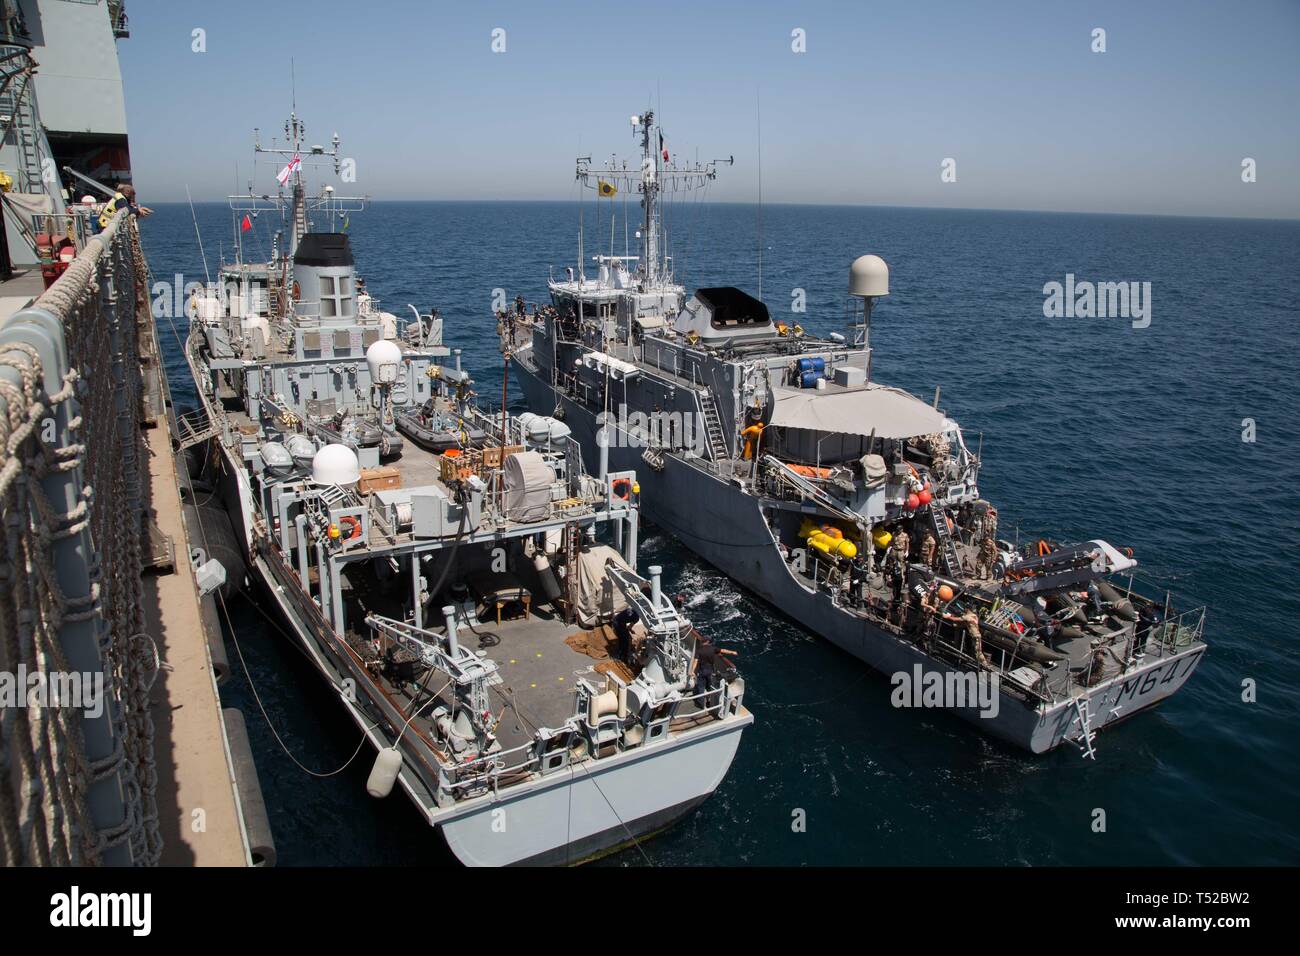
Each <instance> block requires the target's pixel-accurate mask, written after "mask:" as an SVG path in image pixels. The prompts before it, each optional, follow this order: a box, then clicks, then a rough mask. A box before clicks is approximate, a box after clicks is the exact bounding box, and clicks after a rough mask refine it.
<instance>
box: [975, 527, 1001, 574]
mask: <svg viewBox="0 0 1300 956" xmlns="http://www.w3.org/2000/svg"><path fill="white" fill-rule="evenodd" d="M997 560H998V546H997V545H996V544H994V542H993V539H992V538H988V537H986V538H985V539H984V540H983V541H981V542H980V551H979V557H977V558H976V559H975V577H977V578H981V579H983V578H991V577H993V565H995V564H996V563H997Z"/></svg>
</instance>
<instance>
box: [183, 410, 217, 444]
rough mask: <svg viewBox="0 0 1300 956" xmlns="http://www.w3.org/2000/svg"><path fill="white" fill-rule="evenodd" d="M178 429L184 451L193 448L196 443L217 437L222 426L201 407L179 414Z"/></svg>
mask: <svg viewBox="0 0 1300 956" xmlns="http://www.w3.org/2000/svg"><path fill="white" fill-rule="evenodd" d="M176 431H177V433H178V434H177V437H178V438H179V439H180V442H181V451H184V450H185V449H187V448H193V447H194V446H195V445H201V444H202V443H203V442H205V441H207V440H208V439H210V438H215V437H217V434H218V433H219V432H220V431H221V428H220V426H218V425H217V423H216V422H214V421H213V420H212V417H211V416H210V415H209V414H208V413H207V412H206V411H204V410H203V409H201V408H199V409H195V410H194V411H192V412H186V413H185V414H183V415H178V416H177V418H176Z"/></svg>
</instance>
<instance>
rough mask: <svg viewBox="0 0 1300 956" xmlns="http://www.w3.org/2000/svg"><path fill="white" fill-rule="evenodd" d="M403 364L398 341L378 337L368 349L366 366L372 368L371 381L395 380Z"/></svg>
mask: <svg viewBox="0 0 1300 956" xmlns="http://www.w3.org/2000/svg"><path fill="white" fill-rule="evenodd" d="M401 364H402V350H401V349H400V348H398V347H397V343H396V342H390V341H389V340H388V339H378V340H377V341H375V342H373V343H371V346H370V348H368V349H366V366H367V367H368V368H369V369H370V381H372V382H376V383H379V382H395V381H397V369H398V368H399V367H400V366H401Z"/></svg>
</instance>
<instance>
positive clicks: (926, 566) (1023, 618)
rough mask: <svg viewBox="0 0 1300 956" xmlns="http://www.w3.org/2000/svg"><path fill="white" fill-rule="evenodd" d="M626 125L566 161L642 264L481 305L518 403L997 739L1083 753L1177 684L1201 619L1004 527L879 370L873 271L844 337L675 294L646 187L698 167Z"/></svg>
mask: <svg viewBox="0 0 1300 956" xmlns="http://www.w3.org/2000/svg"><path fill="white" fill-rule="evenodd" d="M634 129H636V130H637V131H639V132H640V133H641V158H640V165H639V167H632V168H630V167H629V166H628V165H626V164H618V163H611V164H610V166H608V167H607V168H605V169H603V170H600V171H598V172H597V171H593V170H592V169H591V167H590V164H589V162H588V161H587V160H579V161H578V176H579V179H580V180H583V181H584V182H588V183H589V182H590V180H591V179H593V178H594V179H595V180H596V182H597V183H613V182H618V183H620V184H621V185H623V187H624V188H630V189H633V190H635V191H636V193H638V194H639V196H640V200H641V204H642V207H643V212H644V223H643V225H642V227H641V232H640V237H641V240H642V241H641V250H640V251H641V255H640V256H639V257H621V258H619V259H617V260H610V259H607V258H604V257H598V258H599V270H600V271H599V276H598V277H596V278H594V279H587V278H586V277H585V276H584V275H582V274H581V269H579V270H578V273H577V274H576V275H573V276H571V277H570V278H569V279H567V280H565V281H554V280H553V281H551V282H550V283H549V291H550V297H551V303H550V305H548V306H542V307H534V309H533V311H532V312H531V313H529V312H528V310H527V308H526V306H525V307H521V308H517V309H516V310H515V311H514V312H513V313H512V314H509V315H506V314H498V316H497V319H498V328H499V329H500V330H501V334H502V339H503V349H504V351H505V352H506V353H507V354H508V355H509V356H510V358H511V361H512V362H513V364H514V367H515V369H516V370H517V373H518V380H519V382H520V387H521V388H522V390H523V392H524V394H525V396H526V398H527V400H528V402H529V404H530V406H531V407H532V408H534V409H539V410H542V409H544V410H546V411H548V412H549V413H550V414H551V415H553V416H555V417H558V418H561V419H562V420H563V421H564V423H565V424H566V425H567V426H568V427H569V428H570V429H571V431H572V434H573V436H574V438H576V439H577V441H578V442H579V444H580V445H581V447H582V449H583V451H584V453H586V454H588V455H594V454H597V453H598V452H601V451H602V449H603V453H605V454H608V455H609V458H610V461H611V462H612V463H613V464H614V466H615V467H619V468H637V469H640V470H641V473H642V478H641V483H642V486H643V494H642V507H643V512H644V514H645V515H646V517H647V519H648V520H650V521H653V522H655V523H656V524H659V525H661V526H663V527H664V528H665V529H666V530H668V531H669V532H671V533H672V534H674V535H675V536H676V537H678V538H679V539H680V540H681V541H682V542H683V543H684V544H685V545H686V546H688V547H689V548H691V549H692V550H693V551H695V552H696V553H697V554H698V555H700V556H701V557H702V558H704V559H705V560H707V561H708V562H710V563H711V564H713V565H715V566H716V567H718V568H719V569H721V570H722V571H723V572H725V573H726V574H728V575H729V576H730V577H732V578H733V579H734V580H736V581H737V582H739V583H741V584H743V585H744V586H745V587H747V588H749V589H750V590H752V591H754V592H755V593H757V594H758V595H759V596H761V597H763V598H765V599H766V600H768V601H769V602H771V603H772V604H773V605H775V606H776V607H777V608H779V609H780V610H781V611H783V612H784V613H785V614H787V615H789V616H790V617H791V618H793V619H794V620H795V621H797V622H799V623H800V624H802V625H804V626H806V627H808V628H809V629H810V630H812V631H814V632H816V633H817V634H820V635H822V636H823V637H825V638H827V639H829V640H830V641H832V642H833V643H835V644H836V645H838V646H839V647H841V648H843V649H844V650H846V651H848V652H849V653H850V654H853V655H854V656H856V657H858V658H860V659H861V660H863V661H866V662H867V663H868V664H870V665H871V666H873V667H875V668H877V669H878V670H880V671H882V672H884V673H886V674H889V675H893V677H894V679H895V684H896V688H897V686H898V684H899V682H900V681H907V680H915V681H917V682H918V683H920V684H924V685H926V686H933V687H935V688H938V689H942V690H943V691H944V693H936V694H935V695H934V696H933V702H932V703H931V704H930V705H931V706H939V707H944V708H946V709H949V710H951V711H953V712H954V713H956V714H958V715H959V716H961V717H963V718H965V719H967V720H969V721H970V722H972V723H973V724H975V725H976V726H978V727H979V728H980V729H982V730H984V731H986V732H988V733H990V734H992V735H994V736H996V737H998V738H1001V739H1003V740H1005V741H1008V742H1010V743H1012V744H1015V745H1017V746H1019V747H1023V748H1025V749H1028V750H1030V751H1033V752H1035V753H1041V752H1044V751H1049V750H1052V749H1054V748H1056V747H1057V746H1059V745H1060V744H1062V743H1064V742H1069V743H1072V744H1075V745H1077V746H1078V747H1079V748H1080V750H1081V751H1082V752H1083V754H1084V755H1085V756H1089V757H1091V756H1094V753H1095V750H1094V740H1095V737H1096V733H1097V731H1098V730H1100V729H1101V728H1102V727H1103V726H1105V725H1107V724H1110V723H1113V722H1114V721H1117V720H1120V719H1123V718H1126V717H1129V716H1132V715H1133V714H1135V713H1137V712H1138V711H1140V710H1142V709H1144V708H1147V707H1150V706H1152V705H1154V704H1156V703H1157V702H1159V701H1160V700H1162V699H1164V698H1166V697H1168V696H1169V695H1170V694H1172V693H1174V692H1175V691H1177V690H1178V688H1179V687H1181V686H1182V684H1183V683H1184V682H1185V681H1186V680H1187V678H1188V677H1189V676H1190V674H1191V673H1192V671H1193V669H1194V668H1195V667H1196V665H1197V663H1198V661H1199V660H1200V658H1201V655H1202V653H1203V651H1204V649H1205V644H1204V642H1203V640H1202V633H1203V626H1204V612H1203V609H1197V610H1191V611H1184V612H1181V613H1180V612H1178V611H1177V610H1176V609H1175V608H1174V607H1173V606H1172V604H1171V603H1170V601H1169V600H1168V598H1167V597H1166V598H1165V599H1163V600H1162V599H1153V598H1150V597H1147V596H1145V595H1144V593H1142V592H1141V591H1140V590H1139V589H1137V588H1136V587H1135V586H1134V580H1133V569H1134V568H1135V567H1136V564H1137V562H1136V561H1135V559H1134V558H1133V557H1132V555H1131V554H1129V553H1128V552H1127V551H1126V550H1125V549H1122V548H1116V547H1113V546H1111V545H1110V544H1108V543H1107V542H1105V541H1102V540H1092V541H1085V542H1082V543H1074V544H1066V543H1062V542H1058V541H1054V540H1048V539H1042V540H1037V541H1034V542H1032V543H1029V544H1023V543H1021V542H1019V541H1010V540H1007V539H1006V538H1004V537H999V534H998V527H997V511H996V509H995V508H994V507H993V505H992V504H991V503H990V502H988V501H986V500H985V499H983V498H982V497H981V496H980V493H979V489H978V487H977V476H978V473H979V468H980V460H979V456H978V454H977V453H972V451H971V450H970V449H969V448H968V447H967V445H966V442H965V440H964V439H963V436H962V431H961V428H960V427H959V426H958V424H957V423H956V422H955V421H953V420H952V419H951V418H949V417H947V416H946V415H945V414H944V413H943V412H942V411H941V410H940V409H939V408H938V407H937V406H938V396H937V394H936V398H935V402H934V403H933V404H929V403H926V402H924V401H921V400H919V399H917V398H915V397H914V396H912V395H910V394H908V393H907V392H905V391H902V390H900V389H897V388H891V387H888V386H886V385H883V384H881V383H879V382H877V381H875V380H874V379H873V377H872V351H871V348H870V343H869V334H870V323H871V310H872V307H873V305H874V303H875V302H876V301H877V300H878V299H879V298H880V297H882V296H885V295H888V293H889V270H888V268H887V266H886V264H885V263H884V261H883V260H882V259H880V258H879V257H878V256H874V255H868V256H862V257H860V258H859V259H857V260H856V261H855V262H854V263H853V264H852V266H851V267H850V269H849V289H848V291H849V294H850V296H851V301H853V302H854V303H856V306H855V309H856V312H855V319H854V321H853V324H852V325H851V328H850V331H851V333H852V339H850V338H849V337H848V336H846V335H843V334H840V333H834V334H832V335H830V336H828V337H826V338H819V337H817V336H814V335H811V334H809V333H808V332H806V331H805V330H804V329H803V328H801V327H800V326H798V325H796V324H793V323H787V322H783V321H780V320H777V319H774V318H773V317H772V316H771V315H770V314H769V312H768V309H767V307H766V306H765V305H764V304H763V303H762V302H761V301H759V300H758V299H756V298H754V297H752V296H750V295H748V294H746V293H745V292H742V291H741V290H740V289H737V288H733V287H717V288H702V289H699V290H697V291H696V292H695V294H694V295H693V296H692V297H691V298H690V299H689V300H687V299H686V298H685V292H684V288H683V287H682V286H680V285H678V284H676V283H675V281H674V280H673V278H672V274H671V269H670V267H671V261H670V259H669V257H668V256H667V255H666V254H665V252H664V248H663V246H662V244H661V243H660V242H659V237H660V235H661V223H662V214H661V193H662V191H663V189H664V185H665V183H673V184H677V185H681V186H685V187H691V186H697V185H703V184H706V183H707V182H708V180H709V179H711V178H712V176H713V175H714V173H715V168H714V167H713V166H712V165H711V166H709V167H707V168H697V169H689V170H679V169H677V168H676V167H675V166H674V165H673V164H672V163H670V162H669V161H668V157H667V154H666V153H665V152H663V151H662V150H661V149H659V148H657V142H659V141H661V140H657V137H658V136H659V130H658V128H657V127H656V126H654V122H653V116H652V115H651V114H646V115H645V116H643V117H634ZM571 271H572V270H571ZM516 301H517V302H522V299H520V300H516ZM977 691H980V692H977ZM904 696H907V695H904Z"/></svg>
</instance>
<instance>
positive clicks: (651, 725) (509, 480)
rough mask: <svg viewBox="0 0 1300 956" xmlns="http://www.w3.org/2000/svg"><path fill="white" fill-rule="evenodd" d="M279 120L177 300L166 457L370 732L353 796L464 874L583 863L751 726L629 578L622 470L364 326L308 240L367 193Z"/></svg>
mask: <svg viewBox="0 0 1300 956" xmlns="http://www.w3.org/2000/svg"><path fill="white" fill-rule="evenodd" d="M285 132H286V141H287V143H288V144H289V145H288V147H287V148H286V149H283V150H277V149H268V148H262V147H261V145H260V142H259V145H258V152H259V153H262V154H270V155H280V156H281V157H282V158H283V160H284V161H285V166H284V168H283V169H281V171H280V175H279V177H278V179H279V181H280V183H279V188H278V189H277V190H276V192H275V193H273V194H262V195H256V194H254V193H252V191H251V187H250V192H249V194H248V195H245V196H236V197H232V199H231V206H232V209H233V210H234V214H235V219H236V224H237V230H238V229H239V228H240V227H241V226H242V227H243V230H242V231H243V232H244V233H246V234H247V233H251V232H252V231H253V230H252V229H251V228H249V227H251V226H252V225H253V223H254V221H255V217H257V218H258V219H261V220H268V219H270V220H274V221H275V223H276V226H275V229H276V231H275V233H274V235H273V236H269V237H268V238H269V239H270V240H271V251H270V255H269V257H267V258H265V259H264V261H248V260H247V259H246V258H245V257H244V255H243V248H244V247H246V246H249V245H251V244H252V237H251V236H249V237H248V238H245V239H244V240H243V241H242V242H241V244H240V246H239V247H238V251H237V255H236V261H234V262H232V263H228V264H223V265H221V267H220V272H219V276H220V281H219V283H217V284H216V286H215V287H205V288H204V289H203V290H200V291H198V292H196V293H195V294H194V297H193V300H192V304H191V321H190V333H189V337H188V341H187V345H186V357H187V360H188V362H189V365H190V368H191V370H192V372H193V375H194V379H195V382H196V383H197V385H198V390H199V393H200V395H201V399H202V407H201V408H199V409H197V410H196V411H195V412H193V413H191V414H190V415H188V416H186V417H185V418H184V419H183V423H182V428H181V431H182V435H183V442H182V443H183V444H184V445H185V446H187V447H194V448H198V449H201V450H202V454H201V457H206V458H207V460H208V466H207V467H209V468H216V469H217V471H218V473H219V477H218V480H217V481H215V482H214V484H215V485H216V486H217V487H219V488H221V489H222V492H223V494H224V496H225V498H226V500H227V503H228V507H229V510H230V512H231V514H232V515H233V518H234V524H235V527H236V532H237V534H238V536H239V537H240V538H241V539H242V545H243V547H244V549H245V550H246V551H247V555H248V564H249V567H250V568H251V570H252V572H253V574H254V576H255V578H256V579H257V580H258V581H260V582H261V583H262V584H263V585H264V586H265V590H266V592H267V594H269V596H270V598H271V600H272V601H273V602H274V604H275V605H276V607H277V608H278V611H279V612H280V613H281V614H282V616H283V618H284V620H285V621H286V622H287V623H288V625H289V629H290V631H291V632H292V635H293V637H294V638H295V639H296V640H297V641H298V642H299V643H300V644H301V646H302V648H303V649H304V650H305V651H306V653H307V656H308V657H309V658H310V659H311V660H312V661H313V663H314V664H315V666H316V667H317V668H318V669H319V671H320V673H321V674H322V675H323V677H324V678H325V679H326V681H327V682H328V683H329V685H330V686H331V687H333V688H335V689H336V690H337V691H338V695H339V701H340V703H341V705H342V706H343V707H344V708H346V710H347V712H348V713H349V714H350V715H351V716H352V718H353V719H354V720H355V721H356V723H357V724H358V726H359V727H361V728H362V729H363V731H364V733H365V735H366V736H367V737H368V738H369V740H370V741H371V743H372V744H373V745H374V747H375V749H376V751H377V756H376V760H375V764H374V768H373V771H372V773H371V775H370V778H369V782H368V784H367V789H368V790H369V791H370V793H371V795H372V796H376V797H383V796H386V795H388V793H389V792H390V791H391V790H392V789H393V788H394V787H395V786H396V787H400V788H401V789H402V790H404V791H405V792H406V794H407V795H408V796H409V797H410V799H411V800H412V801H413V802H414V804H415V805H416V807H417V808H418V809H419V811H420V812H421V814H423V816H424V817H425V818H426V819H427V820H428V822H429V823H430V824H431V825H433V826H435V827H437V828H438V830H439V831H440V832H441V834H442V835H443V837H445V839H446V842H447V844H448V846H449V847H450V848H451V850H452V851H453V852H454V853H455V855H456V856H457V857H458V858H459V859H460V860H462V861H463V862H465V863H467V864H476V865H497V864H513V863H529V864H543V863H576V862H582V861H584V860H587V859H590V858H592V857H594V856H597V855H600V854H603V853H606V852H610V851H612V850H614V849H616V848H619V847H623V846H627V845H630V844H632V843H636V842H638V841H639V840H640V839H641V838H642V837H644V836H646V835H649V834H651V833H653V832H656V831H658V830H661V829H663V828H665V827H667V826H668V825H670V824H671V823H672V822H673V821H675V820H676V819H678V818H680V817H681V816H682V815H684V814H685V813H687V812H688V811H690V810H691V809H692V808H694V807H695V806H697V805H698V804H699V803H701V802H702V801H703V800H704V799H706V798H707V797H708V796H709V795H710V794H711V793H712V792H713V791H714V790H715V789H716V788H717V786H718V785H719V784H720V783H721V781H722V779H723V777H724V775H725V774H726V772H727V769H728V768H729V766H730V764H731V761H732V758H733V757H734V756H735V753H736V749H737V746H738V744H739V743H740V738H741V734H742V732H743V731H744V729H745V728H746V727H747V726H749V724H750V723H752V717H751V715H750V714H749V712H748V711H747V710H746V709H745V707H744V706H743V700H744V681H743V679H742V678H741V677H739V676H738V674H737V673H736V672H735V669H734V667H732V666H731V665H730V664H729V663H728V662H727V660H726V657H725V656H722V654H723V652H721V651H719V649H717V648H714V647H713V646H712V645H711V644H709V643H708V642H707V641H706V640H703V639H701V638H700V637H699V635H698V632H696V631H695V630H694V629H693V628H692V627H691V625H690V623H689V621H688V620H687V619H686V618H685V617H684V616H683V615H682V614H681V612H680V611H679V610H678V608H677V607H676V606H675V604H674V602H673V601H672V600H670V599H669V597H668V596H667V595H665V594H663V593H661V590H660V584H659V569H658V568H656V567H650V568H649V573H648V575H647V576H644V577H643V576H641V575H640V574H638V573H637V524H638V512H637V503H636V497H637V496H636V491H637V489H638V485H637V476H636V473H635V470H634V469H621V470H614V469H611V468H610V467H609V466H608V462H607V459H604V458H600V459H599V460H600V463H601V467H600V472H599V474H598V475H592V474H588V473H587V472H586V471H585V470H584V468H583V457H582V453H581V451H580V449H579V448H578V446H577V444H576V443H575V442H574V441H573V439H572V438H571V437H570V436H569V434H568V429H567V428H566V427H565V426H563V425H562V423H559V422H554V421H549V420H543V419H540V417H539V416H535V415H533V416H520V417H518V418H516V417H512V416H510V415H508V414H506V412H505V411H504V410H502V411H500V412H492V413H489V412H488V411H487V410H485V409H484V408H482V407H480V406H479V405H478V403H477V401H476V397H475V392H474V382H473V380H472V379H471V378H470V376H469V374H468V372H467V371H465V370H463V369H462V368H461V361H460V352H459V350H457V351H456V352H455V353H452V352H451V350H450V349H448V348H447V347H446V346H444V345H443V344H442V327H441V320H440V319H439V318H438V317H437V314H436V312H431V313H430V314H427V315H426V314H421V313H419V312H418V311H415V315H414V317H413V318H412V319H411V320H410V321H407V322H402V321H399V320H398V318H397V317H396V316H394V315H392V314H391V313H388V312H384V311H383V310H382V309H381V308H380V306H379V302H378V300H376V299H375V298H373V297H372V296H371V294H370V293H369V292H368V291H366V290H365V287H364V282H363V280H362V279H361V278H359V277H358V276H357V275H356V270H355V266H354V261H353V255H352V251H351V247H350V244H349V239H348V236H347V234H346V233H345V232H342V231H338V232H330V231H314V230H313V220H315V221H318V222H320V223H321V224H322V226H323V227H325V228H330V227H334V226H338V225H339V224H340V223H341V222H342V223H346V222H348V217H349V212H350V211H354V210H357V209H359V208H360V207H361V206H362V205H363V201H362V200H358V199H352V198H345V197H342V196H339V195H337V194H336V193H335V192H334V190H333V188H332V187H330V186H325V187H323V188H322V189H321V190H320V191H319V193H317V194H313V195H309V194H308V192H307V188H306V185H305V181H304V175H303V164H310V163H313V162H314V163H316V164H317V165H325V166H328V165H329V164H331V163H333V164H334V168H335V172H337V171H338V165H337V164H338V138H337V135H336V136H335V138H334V141H333V147H332V148H330V149H326V148H324V147H320V146H315V147H306V146H304V144H303V128H302V123H301V121H300V120H299V119H298V117H297V116H296V115H293V116H291V118H290V120H289V122H288V123H287V124H286V129H285ZM280 161H281V160H276V161H275V164H276V165H278V164H279V162H280ZM277 217H278V218H277ZM325 224H328V226H326V225H325ZM236 235H237V236H238V235H240V232H239V231H237V232H236ZM592 460H596V459H595V458H593V459H592ZM611 625H612V626H611Z"/></svg>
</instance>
